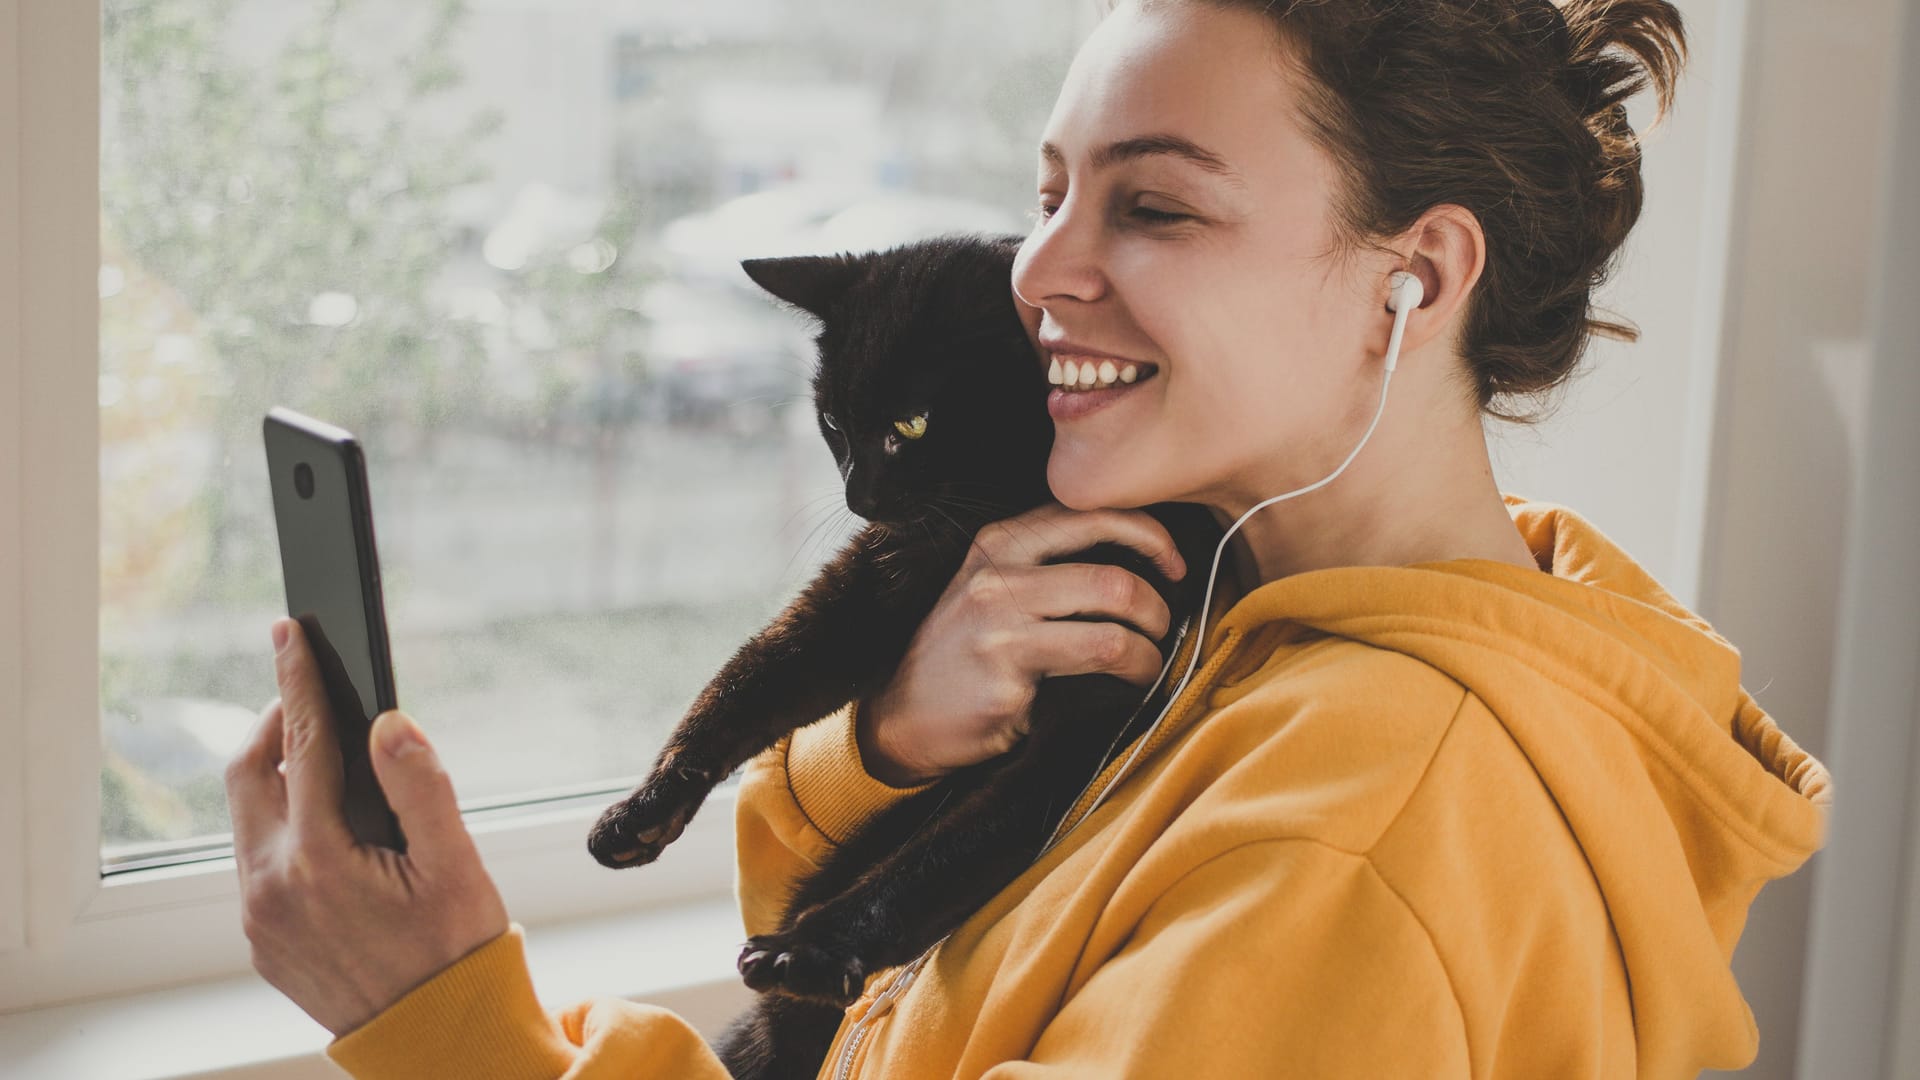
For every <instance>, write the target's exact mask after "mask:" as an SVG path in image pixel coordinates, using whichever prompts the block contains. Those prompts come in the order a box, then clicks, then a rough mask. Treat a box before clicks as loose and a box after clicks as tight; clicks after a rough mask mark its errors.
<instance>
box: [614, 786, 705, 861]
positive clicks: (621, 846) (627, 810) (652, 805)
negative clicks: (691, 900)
mask: <svg viewBox="0 0 1920 1080" xmlns="http://www.w3.org/2000/svg"><path fill="white" fill-rule="evenodd" d="M706 794H707V792H706V790H705V789H704V788H703V789H699V790H690V789H689V788H687V787H686V786H684V785H683V784H660V783H657V782H652V781H649V782H648V783H647V784H646V786H644V787H642V788H641V789H640V790H639V791H636V792H634V793H633V794H632V795H629V796H628V797H627V798H626V799H625V800H624V801H622V802H617V803H615V804H613V805H612V806H609V807H607V809H606V812H605V813H602V814H601V815H600V820H599V821H596V822H594V824H593V829H592V831H591V832H589V833H588V834H587V850H588V851H590V852H592V853H593V857H594V858H595V859H597V860H599V862H600V865H602V866H610V867H613V868H614V869H616V870H618V869H621V868H623V867H628V866H645V865H646V864H648V863H650V862H652V861H653V860H655V859H657V858H659V857H660V853H661V852H662V851H664V850H666V847H667V845H668V844H671V843H673V842H674V841H675V840H678V839H679V838H680V834H681V833H682V832H684V831H686V828H687V820H688V819H689V818H691V817H693V812H694V811H695V810H698V809H699V808H700V803H701V801H702V800H703V799H704V798H705V797H706Z"/></svg>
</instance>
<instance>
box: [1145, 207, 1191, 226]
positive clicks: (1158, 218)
mask: <svg viewBox="0 0 1920 1080" xmlns="http://www.w3.org/2000/svg"><path fill="white" fill-rule="evenodd" d="M1133 216H1134V217H1137V218H1139V219H1140V220H1142V221H1145V222H1149V223H1151V224H1154V225H1167V224H1171V223H1173V222H1175V221H1186V220H1187V219H1189V218H1191V217H1192V216H1193V215H1192V214H1174V213H1169V212H1168V211H1165V210H1155V209H1153V208H1152V207H1150V206H1136V207H1134V208H1133Z"/></svg>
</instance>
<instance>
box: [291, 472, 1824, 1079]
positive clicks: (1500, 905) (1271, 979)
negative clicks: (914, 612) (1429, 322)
mask: <svg viewBox="0 0 1920 1080" xmlns="http://www.w3.org/2000/svg"><path fill="white" fill-rule="evenodd" d="M1507 504H1508V509H1509V511H1510V512H1511V513H1512V514H1513V516H1514V521H1515V524H1516V525H1517V526H1518V527H1519V529H1520V532H1521V534H1522V535H1523V536H1524V537H1525V538H1526V540H1527V541H1528V543H1529V545H1530V546H1531V548H1532V549H1533V551H1534V553H1535V555H1536V557H1537V558H1538V559H1539V562H1540V570H1539V571H1535V570H1528V569H1525V568H1522V567H1517V566H1512V565H1510V564H1506V563H1501V562H1496V561H1491V560H1483V559H1459V560H1450V561H1446V562H1433V563H1421V564H1417V565H1413V566H1399V567H1378V566H1362V567H1339V568H1333V569H1327V570H1317V571H1312V572H1308V573H1302V574H1296V575H1293V576H1291V577H1287V578H1282V579H1279V580H1276V581H1272V582H1268V583H1266V584H1264V585H1261V586H1259V587H1257V588H1255V589H1253V590H1252V591H1251V592H1250V593H1247V594H1246V595H1243V596H1239V597H1237V598H1234V597H1233V596H1231V593H1230V590H1231V589H1232V585H1231V583H1230V582H1229V581H1228V580H1227V576H1226V575H1225V573H1224V571H1223V575H1222V580H1221V582H1220V585H1219V595H1217V596H1216V605H1217V606H1216V609H1215V610H1217V611H1219V612H1220V615H1219V616H1218V617H1217V618H1213V619H1210V625H1209V626H1208V628H1207V631H1206V634H1205V645H1204V653H1203V655H1202V658H1201V665H1200V668H1199V670H1198V671H1197V672H1196V673H1195V675H1194V679H1193V683H1192V684H1191V685H1190V686H1189V687H1188V688H1187V689H1186V691H1185V692H1183V693H1182V694H1181V696H1180V698H1179V700H1177V701H1176V702H1175V703H1174V707H1173V709H1172V711H1171V712H1170V713H1169V714H1168V715H1167V717H1166V718H1165V720H1164V721H1163V722H1162V723H1161V725H1160V728H1159V730H1157V731H1155V732H1153V733H1152V734H1151V735H1150V736H1148V738H1149V742H1148V744H1147V745H1146V746H1145V747H1144V748H1143V749H1142V753H1141V754H1140V755H1139V756H1138V758H1137V759H1136V760H1135V762H1134V764H1133V767H1132V769H1131V771H1130V773H1129V775H1128V777H1127V778H1126V780H1125V781H1124V782H1123V783H1121V784H1119V785H1117V786H1116V787H1115V788H1114V790H1113V791H1112V792H1110V793H1109V794H1108V796H1107V798H1106V800H1105V801H1104V802H1102V803H1100V804H1099V805H1098V806H1097V808H1095V809H1094V810H1093V812H1092V814H1091V815H1085V810H1086V804H1087V803H1088V802H1090V801H1091V797H1090V796H1089V797H1083V799H1082V800H1081V804H1080V805H1079V806H1076V807H1075V808H1074V810H1073V811H1072V812H1070V814H1069V820H1070V821H1073V820H1077V819H1080V818H1082V817H1083V815H1084V820H1082V821H1081V822H1080V824H1078V825H1077V826H1076V827H1075V828H1073V829H1072V831H1070V832H1068V833H1067V835H1066V836H1065V837H1064V838H1063V839H1062V840H1061V842H1060V843H1059V844H1057V845H1056V846H1055V847H1054V848H1052V849H1051V850H1050V851H1048V852H1047V853H1046V854H1045V855H1044V856H1042V857H1041V859H1040V860H1039V861H1038V862H1037V863H1036V864H1035V865H1034V866H1032V867H1031V868H1029V869H1028V871H1027V872H1026V873H1024V874H1023V875H1021V876H1020V877H1019V878H1018V879H1017V880H1015V881H1014V882H1013V884H1012V885H1010V886H1008V887H1007V889H1006V890H1005V891H1003V892H1002V893H1001V894H1000V895H999V896H997V897H995V898H994V899H993V900H992V901H990V902H989V903H988V904H987V905H986V906H985V907H983V908H981V909H980V910H979V911H978V912H976V913H975V914H974V915H973V917H972V918H971V919H969V920H968V921H967V922H966V923H965V924H964V925H963V926H961V927H960V928H959V929H958V930H957V931H955V932H954V934H953V935H952V936H951V937H950V938H949V939H948V940H947V941H946V942H945V943H944V944H942V945H941V946H940V947H939V949H938V950H937V951H936V952H935V953H934V955H933V958H932V959H931V961H930V962H929V963H927V964H926V965H925V967H924V968H923V969H921V970H920V971H918V972H917V974H916V975H915V977H914V978H912V979H910V980H907V979H901V978H900V976H901V975H902V974H903V972H905V971H907V970H910V969H906V968H903V969H890V970H887V971H881V972H877V973H875V974H874V975H873V976H872V977H871V978H870V979H869V980H868V984H867V990H866V994H865V995H864V996H863V997H862V998H861V999H860V1000H859V1001H858V1002H856V1003H855V1004H854V1005H853V1006H851V1007H850V1008H849V1009H848V1011H847V1020H846V1022H845V1023H843V1024H842V1025H841V1028H840V1032H839V1035H838V1037H837V1038H836V1039H835V1041H834V1045H833V1048H832V1050H831V1051H829V1053H828V1057H827V1062H826V1066H825V1068H824V1070H823V1072H822V1076H824V1077H832V1078H836V1080H838V1078H843V1077H847V1078H851V1077H862V1078H868V1080H873V1078H882V1077H884V1078H904V1077H930V1078H931V1077H939V1078H949V1077H952V1078H974V1077H985V1078H991V1080H1026V1078H1032V1080H1042V1078H1062V1080H1064V1078H1089V1080H1091V1078H1103V1080H1104V1078H1119V1077H1142V1078H1159V1077H1188V1078H1194V1080H1226V1078H1233V1077H1275V1076H1297V1077H1353V1078H1360V1077H1365V1078H1369V1080H1374V1078H1381V1077H1516V1078H1518V1077H1528V1078H1533V1077H1554V1078H1568V1080H1572V1078H1586V1077H1627V1076H1639V1077H1662V1078H1663V1077H1692V1076H1694V1075H1696V1074H1697V1073H1698V1072H1699V1071H1700V1070H1701V1069H1704V1068H1715V1069H1737V1068H1740V1067H1742V1066H1744V1065H1746V1064H1748V1063H1749V1062H1751V1061H1752V1060H1753V1058H1754V1056H1755V1054H1756V1052H1757V1048H1758V1046H1759V1033H1758V1032H1757V1030H1756V1029H1755V1025H1754V1021H1753V1014H1752V1011H1751V1010H1750V1009H1749V1008H1748V1007H1747V1003H1746V1001H1745V999H1744V998H1743V997H1742V996H1741V994H1740V990H1739V987H1738V986H1737V985H1736V984H1735V982H1734V978H1733V974H1732V971H1731V970H1730V968H1729V962H1730V960H1731V957H1732V955H1733V950H1734V945H1735V943H1736V942H1737V941H1738V940H1739V937H1740V931H1741V928H1742V926H1743V925H1744V923H1745V921H1746V915H1747V908H1748V905H1749V904H1750V903H1751V902H1752V900H1753V897H1754V895H1755V894H1756V893H1757V892H1758V891H1759V889H1760V887H1761V886H1762V885H1764V884H1765V883H1766V882H1768V881H1770V880H1772V879H1774V878H1778V877H1783V876H1785V875H1787V874H1790V873H1792V872H1793V871H1794V870H1795V869H1796V868H1797V867H1799V866H1800V865H1801V864H1802V863H1803V862H1805V861H1806V859H1807V858H1808V856H1810V855H1811V854H1812V853H1813V852H1814V851H1815V850H1816V849H1818V848H1819V847H1820V845H1821V843H1822V842H1823V839H1824V829H1825V822H1826V816H1827V811H1828V808H1829V804H1830V799H1831V785H1830V782H1829V778H1828V775H1827V772H1826V770H1825V768H1824V767H1822V765H1821V764H1820V762H1818V761H1816V760H1815V759H1814V758H1813V757H1812V756H1810V755H1808V754H1807V753H1805V752H1804V751H1802V750H1800V749H1799V747H1797V746H1795V745H1794V743H1793V741H1792V740H1791V739H1790V738H1788V737H1787V735H1786V734H1785V733H1784V732H1782V731H1781V730H1780V729H1779V727H1777V726H1776V725H1775V724H1774V722H1773V720H1772V719H1771V718H1770V717H1769V716H1768V715H1767V714H1766V713H1765V712H1763V711H1761V709H1760V707H1759V706H1758V705H1757V704H1755V702H1754V700H1753V698H1752V697H1751V696H1749V695H1748V694H1747V692H1746V691H1744V690H1743V689H1741V687H1740V682H1739V677H1740V658H1739V653H1738V652H1737V651H1736V650H1735V649H1734V647H1733V646H1732V645H1730V644H1728V643H1727V642H1726V641H1725V640H1724V639H1723V638H1721V637H1720V636H1719V635H1718V634H1716V633H1714V631H1713V630H1712V628H1710V627H1709V626H1708V625H1707V624H1706V623H1705V622H1704V621H1703V620H1701V619H1700V618H1699V617H1698V616H1696V615H1694V614H1692V613H1691V612H1689V611H1687V610H1686V609H1685V608H1683V607H1682V606H1681V605H1680V604H1678V603H1677V602H1676V601H1675V600H1674V599H1673V598H1672V597H1671V596H1669V595H1668V594H1667V593H1666V591H1665V590H1663V589H1662V588H1661V587H1660V586H1659V585H1658V584H1656V583H1655V582H1654V580H1653V579H1652V578H1651V577H1650V576H1648V575H1647V573H1646V572H1645V571H1643V570H1642V569H1641V568H1640V567H1639V566H1637V565H1636V564H1635V563H1634V562H1633V560H1632V559H1631V558H1629V557H1628V556H1627V555H1626V554H1625V553H1624V552H1623V551H1621V550H1620V549H1619V548H1618V547H1616V546H1615V545H1614V544H1613V543H1612V542H1610V541H1609V540H1608V539H1607V538H1606V537H1605V536H1603V535H1602V534H1601V533H1600V531H1599V530H1598V529H1596V528H1594V527H1593V526H1592V525H1591V524H1589V523H1588V522H1586V521H1585V520H1583V519H1582V518H1580V517H1579V516H1578V515H1576V514H1574V513H1573V512H1572V511H1569V510H1567V509H1565V508H1563V507H1559V506H1554V505H1551V504H1546V503H1539V502H1529V501H1527V500H1524V499H1521V498H1518V497H1515V496H1507ZM1541 571H1545V572H1541ZM1223 601H1224V602H1223ZM1188 655H1189V653H1188V652H1187V650H1186V649H1185V648H1183V650H1182V652H1181V654H1180V655H1179V657H1178V658H1177V662H1176V664H1175V666H1174V667H1173V669H1172V670H1173V672H1174V673H1175V674H1178V673H1179V672H1182V671H1185V670H1186V660H1187V658H1188ZM853 724H854V716H853V709H852V708H851V707H848V708H843V709H841V710H840V711H839V712H837V713H835V714H834V715H832V716H830V717H827V718H825V719H823V720H821V721H819V722H818V723H815V724H811V725H808V726H807V727H805V728H802V729H800V730H799V731H797V732H795V733H794V734H793V735H792V736H790V737H789V738H787V739H783V740H782V741H781V742H780V743H779V744H778V745H776V746H774V747H773V748H772V749H770V750H768V751H767V752H766V753H765V754H763V755H761V756H760V757H758V758H756V759H755V760H754V761H753V762H752V763H750V764H749V765H748V766H747V768H746V770H745V773H744V776H743V781H742V787H741V791H740V798H739V802H738V804H737V807H738V809H737V814H738V830H739V848H738V853H739V860H740V873H739V879H738V894H739V900H740V905H741V910H742V914H743V921H744V925H745V929H746V932H748V933H761V932H765V931H767V930H768V929H770V928H771V927H772V923H773V921H774V918H775V916H776V914H777V911H778V905H779V903H780V902H781V898H782V896H783V895H784V889H785V887H786V885H787V883H788V882H789V881H791V880H792V879H793V878H794V877H796V876H798V875H801V874H804V873H806V872H807V871H808V870H809V869H810V868H811V867H812V866H813V865H814V864H815V860H816V859H817V858H818V857H819V856H820V855H821V853H822V852H824V851H825V850H827V848H828V846H829V845H831V844H833V843H835V842H838V841H842V840H844V839H845V838H846V837H847V836H848V835H849V834H850V833H851V832H852V831H853V830H854V829H855V828H856V827H857V826H858V825H859V824H860V823H861V822H862V821H864V820H866V819H867V817H868V816H869V815H871V814H872V813H874V812H875V811H876V810H878V809H880V808H881V807H883V806H885V805H887V804H888V803H889V802H891V801H892V800H896V799H899V798H903V797H905V796H906V795H907V794H909V793H910V792H911V791H915V790H919V789H917V788H915V789H896V788H892V787H889V786H887V785H885V784H883V783H881V782H879V781H878V780H875V779H873V778H872V777H870V776H868V775H866V773H865V772H864V771H863V770H862V768H861V764H860V758H859V751H858V748H857V746H856V744H855V742H854V738H853V730H854V729H853ZM1125 756H1126V755H1124V754H1122V755H1118V756H1117V757H1116V765H1115V766H1114V767H1117V763H1118V762H1119V761H1121V760H1124V758H1125ZM1114 767H1110V770H1109V771H1110V772H1111V768H1114ZM1102 784H1104V778H1103V780H1102ZM1099 786H1101V785H1095V787H1096V788H1097V787H1099ZM642 872H644V871H642ZM522 933H523V932H522V929H521V927H520V926H519V925H518V924H515V925H514V926H513V927H512V929H510V930H509V931H508V932H507V933H505V934H503V935H501V936H500V937H499V938H497V939H495V940H494V941H493V942H491V943H489V944H487V945H485V946H482V947H481V948H480V949H478V950H476V951H475V952H473V953H471V954H469V955H468V956H467V957H465V958H464V959H462V960H460V961H459V962H458V963H456V964H454V965H453V966H452V967H450V968H448V969H447V970H445V971H443V972H441V973H440V974H439V975H437V976H435V977H434V978H433V979H431V980H430V981H428V982H426V983H425V984H423V985H421V986H419V987H417V988H415V989H414V990H413V991H412V992H411V993H409V994H408V995H407V996H406V997H405V998H403V999H402V1000H400V1001H399V1002H397V1003H395V1004H394V1005H393V1006H392V1007H391V1008H389V1009H387V1010H386V1011H385V1012H383V1013H381V1014H380V1015H379V1016H378V1017H375V1018H374V1019H373V1020H372V1021H371V1022H369V1023H368V1024H366V1025H365V1026H363V1027H361V1028H360V1029H358V1030H356V1031H354V1032H351V1033H349V1034H348V1035H346V1036H344V1037H342V1038H340V1039H337V1040H335V1041H334V1042H333V1044H332V1045H330V1046H329V1047H328V1050H327V1052H328V1055H329V1056H330V1057H331V1058H332V1059H333V1060H334V1061H335V1062H337V1063H338V1064H340V1065H341V1066H343V1067H344V1068H346V1069H347V1070H348V1071H349V1072H350V1073H352V1074H353V1075H355V1076H357V1077H379V1078H384V1077H405V1078H408V1080H420V1078H428V1077H443V1076H444V1077H474V1078H493V1077H499V1078H519V1077H529V1078H533V1077H542V1078H551V1077H565V1078H568V1080H574V1078H578V1080H588V1078H596V1077H609V1078H610V1077H622V1078H656V1077H657V1078H673V1080H682V1078H684V1080H719V1078H722V1077H725V1075H726V1073H725V1071H724V1069H723V1068H722V1066H721V1065H720V1063H719V1061H718V1060H717V1059H716V1058H715V1057H714V1056H713V1055H712V1052H711V1051H710V1050H709V1049H708V1048H707V1047H706V1045H705V1044H704V1043H703V1042H702V1041H701V1039H700V1037H699V1035H698V1033H696V1032H695V1031H694V1030H693V1028H691V1027H690V1026H689V1025H688V1024H687V1023H686V1022H685V1021H683V1020H681V1019H680V1018H679V1017H677V1016H675V1015H674V1014H672V1013H670V1012H667V1011H666V1010H664V1009H660V1008H657V1007H652V1006H646V1005H636V1004H632V1003H630V1002H626V1001H623V1000H619V999H613V998H604V999H603V998H595V999H590V1000H588V1001H584V1002H581V1003H578V1004H576V1005H573V1006H571V1007H569V1008H566V1009H563V1010H560V1011H558V1012H553V1013H548V1012H546V1011H544V1010H543V1009H542V1007H541V1005H540V1003H539V1002H538V1001H537V1000H536V999H535V997H534V995H533V991H532V988H531V983H530V980H529V978H528V975H527V970H526V962H525V957H524V951H523V938H522ZM735 944H736V943H729V942H723V941H716V942H714V943H713V947H714V948H715V949H730V948H732V947H734V945H735ZM896 983H898V985H896Z"/></svg>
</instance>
